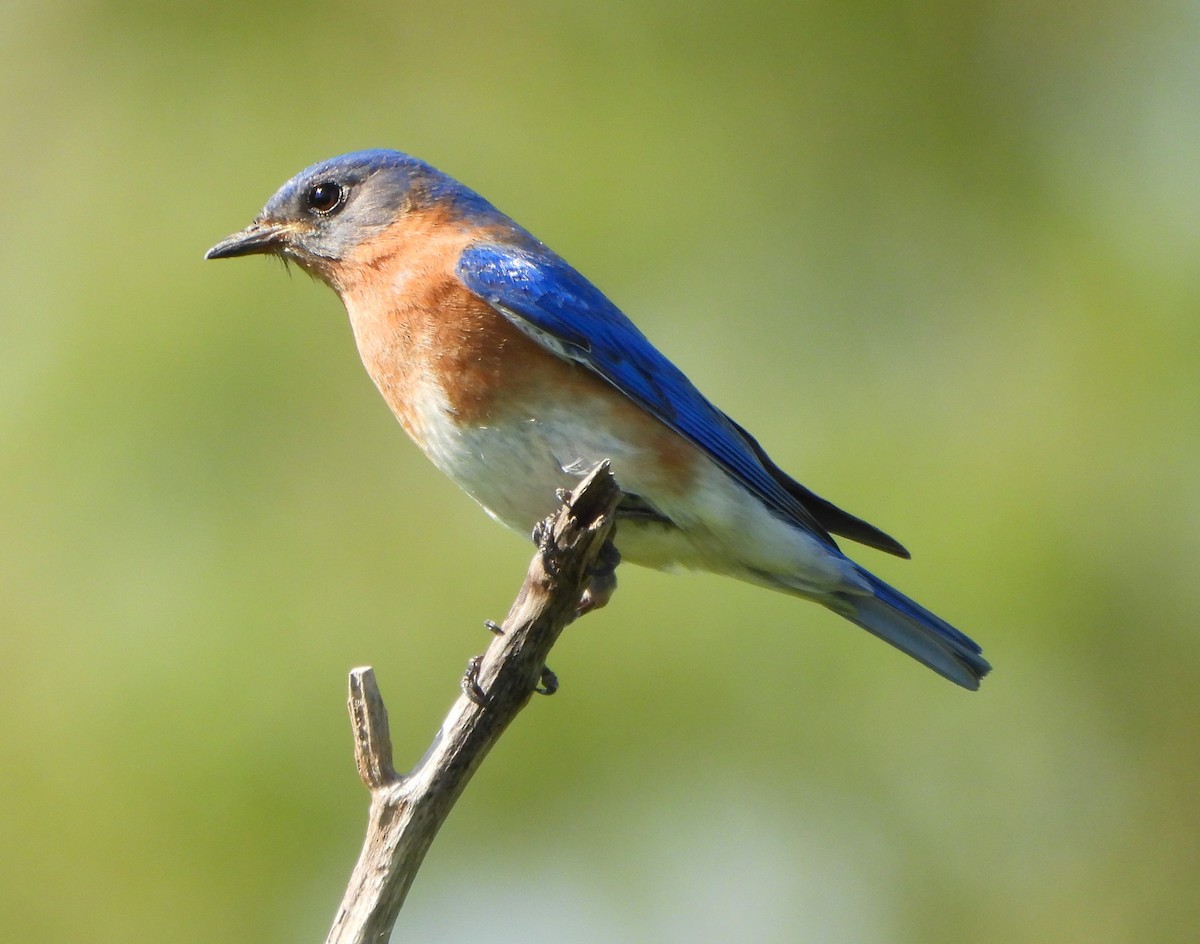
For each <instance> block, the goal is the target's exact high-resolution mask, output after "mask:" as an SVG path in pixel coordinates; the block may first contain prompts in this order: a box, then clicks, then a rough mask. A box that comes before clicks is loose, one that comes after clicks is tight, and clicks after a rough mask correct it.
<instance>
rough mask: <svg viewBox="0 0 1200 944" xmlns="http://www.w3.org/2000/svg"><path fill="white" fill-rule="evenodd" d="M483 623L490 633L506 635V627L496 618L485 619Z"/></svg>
mask: <svg viewBox="0 0 1200 944" xmlns="http://www.w3.org/2000/svg"><path fill="white" fill-rule="evenodd" d="M483 625H484V628H486V629H487V631H488V632H489V633H491V634H492V635H493V636H503V635H504V627H503V626H501V625H500V624H499V623H497V622H496V621H495V620H484V621H483Z"/></svg>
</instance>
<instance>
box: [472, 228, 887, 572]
mask: <svg viewBox="0 0 1200 944" xmlns="http://www.w3.org/2000/svg"><path fill="white" fill-rule="evenodd" d="M456 272H457V275H458V277H459V278H460V279H461V280H462V282H463V284H464V285H466V286H467V288H469V289H470V290H471V291H472V292H474V293H475V294H477V295H479V296H480V297H481V298H483V299H484V300H485V301H487V303H488V304H489V305H491V306H492V307H493V308H495V309H496V311H498V312H500V313H501V314H502V315H503V316H504V317H505V318H507V319H508V320H509V321H511V322H512V323H513V324H514V325H515V326H516V327H517V328H519V329H520V330H521V331H522V332H524V333H525V334H526V335H528V336H529V337H531V338H533V339H534V340H535V341H537V342H538V343H539V344H541V345H543V346H544V347H546V348H547V349H549V350H551V351H552V352H554V353H555V354H556V355H558V356H559V357H562V358H564V359H567V360H570V361H574V362H576V363H578V364H581V365H583V366H584V367H586V368H587V369H589V370H591V371H593V372H594V373H596V374H598V375H599V376H600V377H602V378H604V380H606V381H608V383H610V384H612V385H613V386H614V387H616V388H617V389H618V390H619V391H621V393H623V394H624V395H625V396H627V397H629V398H630V399H631V400H633V401H634V402H635V403H637V404H638V405H639V406H641V407H642V408H643V409H644V410H646V411H647V412H649V413H651V414H652V415H654V416H655V417H657V418H658V419H659V420H661V421H662V422H663V423H665V424H666V425H667V426H669V427H670V428H671V429H673V430H675V431H676V432H677V433H679V434H680V435H682V436H684V437H686V438H687V439H689V440H691V441H692V442H693V443H694V444H695V445H697V446H698V447H699V448H701V449H703V450H704V451H705V452H706V453H707V454H708V455H709V456H711V457H712V459H713V460H714V461H715V462H716V463H717V464H718V465H720V466H721V467H722V468H723V469H724V470H725V471H726V472H727V473H728V474H729V475H731V476H733V478H734V479H736V480H737V481H738V482H740V483H742V484H743V485H744V486H745V487H746V488H748V489H749V490H750V491H751V492H753V493H754V494H755V495H757V496H758V498H759V499H760V500H761V501H762V502H763V503H764V504H765V505H766V506H767V507H768V508H770V509H772V510H773V511H775V512H776V513H777V514H779V515H781V516H782V517H783V518H785V519H787V520H789V521H791V522H792V523H794V524H795V525H797V526H799V527H801V528H804V529H805V530H807V531H809V532H810V533H812V534H814V535H816V536H817V537H818V538H820V539H821V540H822V541H824V542H825V543H827V544H828V545H829V546H830V547H833V548H836V547H837V545H836V544H835V543H834V541H833V539H832V538H831V537H830V536H829V531H833V532H834V533H836V534H842V535H845V536H847V537H850V538H853V539H854V540H857V541H861V542H862V543H864V544H868V545H870V546H873V547H877V548H880V549H882V550H886V551H890V552H891V553H895V554H900V555H901V556H908V555H907V552H906V551H905V550H904V548H903V547H901V546H900V545H899V544H898V543H897V542H896V541H895V540H893V539H892V538H890V537H888V536H887V535H886V534H883V532H881V531H879V530H878V529H876V528H874V527H872V526H871V525H869V524H867V523H866V522H864V521H861V520H860V519H858V518H855V517H854V516H853V515H850V514H848V513H846V512H844V511H842V510H841V509H839V508H837V507H836V506H834V505H832V504H830V503H829V502H827V501H825V500H824V499H822V498H820V497H818V496H816V495H814V494H813V493H812V492H809V491H808V490H807V489H805V488H804V487H803V486H801V485H800V484H799V483H797V482H795V481H793V480H792V479H790V478H788V476H786V475H785V474H784V473H783V472H782V471H781V470H780V469H779V467H778V466H776V465H775V464H774V463H773V462H771V460H770V459H769V458H768V457H767V455H766V453H765V452H764V451H763V449H762V447H761V446H759V445H758V443H757V442H756V441H755V440H754V438H753V437H752V436H751V435H750V434H749V433H747V432H746V431H745V430H744V429H742V428H741V427H740V426H738V425H737V424H736V423H735V422H733V420H731V419H730V418H729V417H728V416H726V415H725V414H724V413H722V412H721V411H720V410H718V409H717V408H716V407H715V406H713V405H712V404H711V403H710V402H709V401H708V400H707V399H706V398H705V397H704V395H703V394H701V393H700V391H699V390H697V389H696V388H695V387H694V386H693V385H692V383H691V381H689V380H688V379H687V377H685V376H684V375H683V372H682V371H680V370H679V369H678V368H677V367H676V366H675V365H674V364H672V363H671V362H670V361H669V360H667V359H666V358H665V357H664V356H663V355H662V354H660V353H659V352H658V350H657V349H656V348H655V347H654V345H652V344H651V343H650V342H649V341H648V340H647V339H646V337H645V335H643V334H642V333H641V332H640V331H639V330H638V329H637V328H636V327H635V326H634V325H633V322H631V321H630V320H629V319H628V318H626V317H625V315H624V314H622V313H621V311H620V310H619V309H618V308H617V307H616V306H615V305H614V304H613V303H612V302H610V301H609V300H608V299H607V298H606V297H605V296H604V294H603V293H602V292H600V290H599V289H597V288H596V287H595V286H594V285H592V284H591V283H590V282H589V281H588V280H587V279H585V278H584V277H583V276H582V275H580V274H579V273H578V272H577V271H575V269H573V268H572V267H571V266H570V265H568V264H567V263H566V262H565V261H564V260H563V259H562V258H560V257H559V256H557V255H555V254H554V253H553V252H551V251H550V250H549V249H547V248H545V247H544V246H542V245H541V244H540V243H537V242H536V241H533V240H531V245H530V246H529V247H524V246H522V247H516V246H511V245H499V244H496V243H479V244H475V245H473V246H471V247H469V248H467V249H466V250H465V251H464V252H463V254H462V256H461V257H460V259H459V262H458V266H457V268H456Z"/></svg>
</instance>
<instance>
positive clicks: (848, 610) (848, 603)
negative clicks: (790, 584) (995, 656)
mask: <svg viewBox="0 0 1200 944" xmlns="http://www.w3.org/2000/svg"><path fill="white" fill-rule="evenodd" d="M858 572H859V573H860V574H861V575H862V577H863V578H864V579H865V580H866V581H867V583H868V584H870V586H871V590H872V591H873V594H874V595H873V596H866V595H865V594H863V595H859V594H850V593H839V594H836V600H837V603H838V604H839V605H835V607H834V608H835V609H836V610H837V611H838V612H839V613H841V614H842V615H843V616H845V617H846V618H847V619H849V620H851V621H852V622H854V623H856V624H858V625H859V626H861V627H862V628H863V629H865V630H866V631H867V632H869V633H874V634H875V635H876V636H878V637H879V638H880V639H882V640H883V641H884V642H887V643H891V644H892V645H893V646H895V647H896V648H897V649H899V650H900V651H901V652H906V653H908V654H909V655H910V656H912V657H913V658H914V659H916V660H917V661H918V662H923V663H924V664H925V665H927V666H929V668H931V669H933V671H935V672H937V673H938V674H939V675H942V676H945V677H946V678H948V679H949V680H950V681H951V682H954V683H955V684H957V685H961V686H962V687H963V688H969V689H971V691H974V690H976V689H977V688H979V680H980V679H982V678H983V677H984V676H985V675H987V674H988V672H990V671H991V669H992V667H991V666H990V665H989V664H988V661H987V660H986V659H985V658H984V657H983V656H982V655H981V654H980V653H981V652H982V650H981V649H980V648H979V646H978V645H977V644H976V643H975V642H974V640H972V639H970V638H969V637H967V636H965V635H963V634H962V633H960V632H959V631H958V630H957V629H955V628H954V627H953V626H951V625H950V624H949V623H947V622H946V621H945V620H943V619H941V618H940V617H937V616H934V615H933V614H932V613H930V612H929V611H928V610H927V609H925V607H923V606H921V605H920V604H919V603H916V602H914V601H912V600H910V599H909V598H908V597H906V596H905V595H904V594H903V593H901V592H900V591H899V590H897V589H896V588H895V587H891V586H889V585H888V584H886V583H884V582H883V581H882V580H880V579H879V578H878V577H876V576H875V575H874V574H872V573H870V572H869V571H866V570H864V569H863V568H861V567H859V568H858ZM831 602H832V601H831ZM842 607H845V609H843V608H842Z"/></svg>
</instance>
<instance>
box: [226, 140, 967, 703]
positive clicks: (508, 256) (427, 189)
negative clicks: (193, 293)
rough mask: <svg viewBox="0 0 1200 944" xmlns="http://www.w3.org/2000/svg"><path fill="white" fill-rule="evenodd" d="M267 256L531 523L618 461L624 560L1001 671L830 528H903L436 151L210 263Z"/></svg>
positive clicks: (302, 191)
mask: <svg viewBox="0 0 1200 944" xmlns="http://www.w3.org/2000/svg"><path fill="white" fill-rule="evenodd" d="M252 253H270V254H274V255H278V256H281V257H282V258H284V259H285V260H288V259H290V260H293V261H295V262H296V263H297V264H298V265H300V266H301V267H302V268H303V269H305V270H307V271H308V272H309V273H311V274H312V275H314V276H316V277H318V278H320V279H321V280H322V281H324V282H326V283H327V284H328V285H329V286H330V287H331V288H333V290H334V291H335V292H337V293H338V295H339V296H340V297H341V299H342V302H343V304H344V305H345V306H346V311H347V312H348V313H349V316H350V324H351V326H352V328H353V330H354V337H355V340H356V341H357V344H358V350H359V353H360V354H361V356H362V360H363V364H364V365H365V366H366V368H367V372H368V373H369V374H370V375H371V379H372V380H373V381H374V382H375V385H376V387H378V388H379V392H380V393H381V394H382V395H383V398H384V399H385V400H386V401H387V404H388V406H389V407H391V409H392V412H393V413H394V414H395V415H396V418H397V419H398V420H399V421H400V423H401V425H402V426H403V427H404V429H405V431H406V432H407V433H408V434H409V436H411V437H412V439H413V440H414V441H415V442H416V444H417V445H418V446H419V447H420V448H421V450H422V451H423V452H424V453H425V455H426V456H428V457H429V459H430V460H431V461H432V462H433V463H434V465H436V466H437V467H438V468H439V469H441V470H442V471H443V472H444V473H446V474H447V475H448V476H450V478H451V479H453V480H454V481H455V482H457V483H458V484H459V485H460V486H461V487H462V488H463V489H464V490H465V491H466V492H467V494H469V495H470V496H471V497H472V498H474V499H475V500H476V501H477V502H479V504H480V505H482V506H483V508H484V510H486V511H487V512H488V514H490V515H491V516H492V517H493V518H495V519H497V520H498V521H500V522H502V523H504V524H506V525H508V526H509V527H510V528H514V529H516V530H518V531H521V532H524V533H526V534H528V533H529V532H530V530H531V529H532V527H533V526H534V525H535V524H536V523H537V522H538V521H540V520H541V519H542V518H544V517H545V516H546V515H548V514H550V513H551V512H552V511H553V510H554V508H555V506H556V505H557V502H558V499H557V497H556V493H557V490H558V489H559V488H563V487H569V486H570V485H571V481H572V479H573V478H577V477H578V476H580V475H582V474H583V473H585V472H586V471H587V470H588V469H590V468H591V467H592V466H594V465H595V464H596V463H598V462H599V461H601V460H603V459H609V460H611V463H612V470H613V474H614V475H615V477H616V479H617V482H618V484H619V485H620V487H621V490H622V492H623V494H624V496H625V497H624V499H623V500H622V502H621V505H620V506H619V508H618V522H619V525H618V530H617V534H616V538H615V543H616V545H617V548H618V550H619V551H620V553H621V556H622V557H623V558H624V559H626V560H629V561H633V562H635V563H638V564H643V565H646V566H649V567H656V568H665V567H670V566H673V565H682V566H684V567H690V568H698V569H703V570H709V571H713V572H716V573H720V574H728V575H730V576H733V577H737V578H739V579H741V580H746V581H749V582H750V583H754V584H758V585H761V586H765V587H769V588H771V589H772V590H779V591H782V592H784V593H789V594H792V595H793V596H798V597H803V598H805V599H808V600H814V601H816V602H817V603H820V604H822V605H823V606H825V607H828V608H829V609H831V610H833V611H834V612H835V613H837V614H838V615H840V616H843V617H845V618H846V619H848V620H850V621H851V622H853V623H856V624H857V625H859V626H861V627H862V628H864V629H866V630H868V631H869V632H871V633H874V634H875V635H876V636H878V637H880V638H881V639H883V640H885V641H886V642H889V643H891V644H892V645H893V646H895V647H896V648H898V649H900V650H902V651H904V652H906V653H908V654H909V655H910V656H912V657H913V658H915V659H917V660H919V661H920V662H923V663H924V664H925V665H927V666H929V667H930V668H931V669H933V670H934V671H935V672H938V673H940V674H941V675H944V676H945V677H946V678H948V679H950V680H951V681H952V682H955V683H957V684H959V685H961V686H963V687H964V688H969V689H976V688H978V687H979V680H980V679H981V678H982V677H983V676H984V675H986V674H987V672H988V670H989V669H990V668H991V667H990V666H989V665H988V663H987V661H986V660H985V659H984V658H983V657H982V655H981V654H980V651H981V650H980V648H979V646H978V645H976V644H975V643H974V642H973V641H972V640H971V639H969V638H968V637H967V636H965V635H963V634H962V633H960V632H959V631H958V630H956V629H954V628H953V627H952V626H950V625H949V624H948V623H946V622H945V621H943V620H941V619H939V618H938V617H937V616H934V615H933V614H932V613H930V612H929V611H928V610H926V609H925V608H923V607H921V606H920V605H918V604H917V603H915V602H913V601H912V600H910V599H909V598H908V597H906V596H904V595H903V594H902V593H900V592H899V591H897V590H895V589H893V588H892V587H890V586H888V585H887V584H886V583H884V582H883V581H882V580H880V579H879V578H878V577H876V576H874V575H873V574H871V573H869V572H868V571H867V570H865V569H864V568H863V567H860V566H859V565H858V564H856V563H854V562H853V561H851V560H850V559H849V558H847V557H845V556H844V555H843V554H842V552H841V551H840V550H839V549H838V546H837V544H835V543H834V540H833V538H832V537H831V534H837V535H841V536H842V537H845V538H849V539H851V540H854V541H857V542H859V543H861V544H865V545H868V546H870V547H874V548H877V549H879V550H882V551H887V552H888V553H891V554H895V555H897V556H899V557H908V556H909V555H908V552H907V551H906V550H905V549H904V548H903V547H902V546H901V545H900V544H899V543H898V542H897V541H895V540H894V539H892V538H891V537H889V536H888V535H886V534H884V533H883V532H882V531H880V530H878V529H877V528H875V527H873V526H872V525H869V524H867V523H866V522H865V521H862V520H860V519H859V518H856V517H854V516H853V515H851V514H848V513H847V512H844V511H842V510H841V509H840V508H837V507H836V506H834V505H833V504H831V503H830V502H828V501H826V500H825V499H823V498H820V497H818V496H817V495H814V494H813V493H812V492H810V491H809V490H808V489H806V488H805V487H804V486H802V485H800V484H799V483H798V482H795V481H793V480H792V479H791V478H789V477H788V476H787V475H786V474H785V473H784V472H783V471H782V470H781V469H780V468H779V467H778V466H777V465H775V463H774V462H772V461H771V459H770V458H769V457H768V456H767V454H766V452H765V451H764V450H763V448H762V446H760V445H759V444H758V442H757V441H756V440H755V439H754V437H753V436H751V435H750V434H749V433H748V432H746V430H744V429H743V428H742V427H741V426H739V425H738V424H737V423H735V422H734V421H733V420H732V419H730V418H729V417H728V416H726V415H725V414H724V413H722V412H721V411H720V410H719V409H717V408H716V407H715V406H713V405H712V404H711V403H710V402H709V401H708V400H707V399H705V397H704V396H703V395H702V394H701V393H700V391H698V390H697V389H696V388H695V387H694V386H693V385H692V383H691V382H690V381H689V380H688V379H687V377H685V376H684V375H683V373H682V372H681V371H680V370H679V369H678V368H676V367H675V365H674V364H672V363H671V362H670V361H669V360H667V359H666V358H665V357H664V356H663V355H662V354H660V353H659V352H658V350H657V349H655V347H654V346H653V345H652V344H651V343H650V342H649V341H648V340H647V339H646V337H645V336H644V335H643V334H642V333H641V332H640V331H639V330H638V329H637V328H636V327H634V325H633V323H632V322H630V321H629V319H628V318H626V317H625V315H624V314H622V313H621V312H620V311H619V310H618V309H617V307H616V306H615V305H614V304H613V303H612V302H610V301H609V300H608V299H607V298H606V297H605V296H604V295H603V294H602V293H601V292H600V291H599V290H598V289H597V288H595V286H593V285H592V284H591V283H590V282H588V281H587V280H586V279H585V278H584V277H583V276H582V275H580V274H579V273H578V272H576V271H575V270H574V269H573V268H571V266H570V265H568V264H567V263H566V262H565V261H564V260H563V259H562V258H560V257H559V256H558V255H556V254H555V253H554V252H552V251H551V250H550V249H548V248H547V247H546V246H545V245H543V244H542V243H541V242H539V241H538V240H537V239H536V238H534V237H533V236H532V235H531V234H530V233H528V232H527V231H526V230H524V229H522V228H521V227H520V226H518V225H517V224H516V223H515V222H513V221H512V220H511V219H509V218H508V217H507V216H505V215H504V214H503V213H501V212H500V211H499V210H497V209H496V208H495V207H493V206H492V205H491V204H490V203H488V202H487V201H486V200H485V199H483V197H481V196H479V194H477V193H475V192H474V191H472V190H469V189H468V188H467V187H464V186H463V185H462V184H460V183H458V182H457V181H456V180H453V179H452V178H450V177H448V176H446V175H445V174H443V173H441V172H440V171H438V170H437V169H435V168H433V167H431V166H430V165H428V164H426V163H425V162H423V161H420V160H417V159H416V158H413V157H410V156H408V155H407V154H401V153H399V152H397V151H386V150H372V151H359V152H356V153H353V154H346V155H343V156H341V157H335V158H333V159H332V160H328V161H325V162H323V163H320V164H316V165H314V166H312V167H310V168H308V169H307V170H305V171H302V172H301V173H300V174H298V175H296V176H295V177H293V178H292V179H291V180H289V181H288V182H287V183H285V184H284V185H283V186H282V187H281V188H280V189H279V191H278V192H277V193H276V194H275V196H273V197H272V198H271V200H270V201H269V202H268V203H267V205H266V207H265V208H264V209H263V211H262V212H261V213H260V214H259V215H258V217H257V218H256V219H255V220H254V222H253V223H251V224H250V225H249V226H248V227H246V228H245V229H244V230H242V231H241V232H239V233H235V234H234V235H232V236H230V237H229V238H228V239H225V240H223V241H222V242H220V243H218V244H217V245H215V246H214V247H213V248H212V249H210V250H209V251H208V253H207V256H206V258H209V259H224V258H228V257H231V256H245V255H250V254H252Z"/></svg>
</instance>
